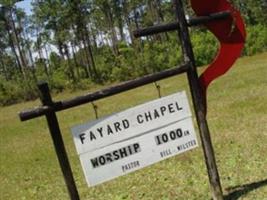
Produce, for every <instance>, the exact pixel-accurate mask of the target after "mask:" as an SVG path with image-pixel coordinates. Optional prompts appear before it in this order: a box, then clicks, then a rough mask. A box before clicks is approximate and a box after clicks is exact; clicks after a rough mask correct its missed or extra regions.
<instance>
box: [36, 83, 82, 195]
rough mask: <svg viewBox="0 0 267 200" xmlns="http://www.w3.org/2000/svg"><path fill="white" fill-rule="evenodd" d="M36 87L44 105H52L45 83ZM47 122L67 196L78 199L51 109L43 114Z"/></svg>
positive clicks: (54, 114) (54, 115)
mask: <svg viewBox="0 0 267 200" xmlns="http://www.w3.org/2000/svg"><path fill="white" fill-rule="evenodd" d="M38 88H39V90H40V92H41V101H42V103H43V105H44V106H51V107H53V101H52V98H51V95H50V91H49V88H48V84H47V83H39V84H38ZM45 116H46V120H47V123H48V127H49V131H50V134H51V137H52V139H53V143H54V147H55V150H56V154H57V158H58V161H59V164H60V167H61V171H62V173H63V176H64V179H65V182H66V185H67V188H68V192H69V196H70V198H71V200H79V199H80V198H79V194H78V191H77V188H76V185H75V182H74V178H73V174H72V171H71V167H70V164H69V160H68V156H67V153H66V150H65V146H64V142H63V139H62V135H61V132H60V128H59V124H58V120H57V116H56V113H55V111H54V110H53V109H51V111H49V112H48V113H46V114H45Z"/></svg>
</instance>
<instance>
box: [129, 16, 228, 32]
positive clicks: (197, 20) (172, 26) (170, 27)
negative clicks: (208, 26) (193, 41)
mask: <svg viewBox="0 0 267 200" xmlns="http://www.w3.org/2000/svg"><path fill="white" fill-rule="evenodd" d="M230 15H231V13H230V11H224V12H218V13H213V14H211V15H208V16H201V17H192V18H189V19H188V20H187V25H188V26H198V25H201V24H205V23H207V22H210V21H214V20H221V19H225V18H227V17H229V16H230ZM178 27H179V25H178V22H172V23H168V24H160V25H155V26H151V27H147V28H143V29H138V30H135V31H134V36H135V37H142V36H148V35H152V34H156V33H162V32H166V31H175V30H177V29H178Z"/></svg>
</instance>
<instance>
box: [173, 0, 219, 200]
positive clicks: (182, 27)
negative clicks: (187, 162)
mask: <svg viewBox="0 0 267 200" xmlns="http://www.w3.org/2000/svg"><path fill="white" fill-rule="evenodd" d="M173 3H174V7H175V13H176V17H177V21H178V24H179V28H178V32H179V37H180V41H181V45H182V50H183V55H184V62H185V63H190V67H189V69H188V71H187V77H188V81H189V85H190V90H191V94H192V99H193V103H194V110H195V113H196V118H197V123H198V127H199V131H200V137H201V142H202V148H203V152H204V155H205V161H206V167H207V170H208V175H209V181H210V185H211V192H212V196H213V199H214V200H223V194H222V188H221V183H220V177H219V173H218V170H217V166H216V160H215V156H214V151H213V147H212V143H211V138H210V133H209V128H208V124H207V120H206V116H205V108H204V104H203V102H204V101H203V99H204V98H203V95H202V90H201V86H200V83H199V79H198V74H197V70H196V65H195V58H194V53H193V49H192V44H191V41H190V36H189V31H188V26H187V22H186V19H185V14H184V10H183V5H182V1H181V0H173Z"/></svg>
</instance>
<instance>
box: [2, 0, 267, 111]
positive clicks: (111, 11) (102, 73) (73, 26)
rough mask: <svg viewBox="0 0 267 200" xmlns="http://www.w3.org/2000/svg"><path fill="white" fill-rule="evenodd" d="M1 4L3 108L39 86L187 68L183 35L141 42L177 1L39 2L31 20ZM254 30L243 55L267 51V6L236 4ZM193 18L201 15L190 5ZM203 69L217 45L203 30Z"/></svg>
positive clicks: (196, 38) (198, 49) (251, 1)
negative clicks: (139, 33)
mask: <svg viewBox="0 0 267 200" xmlns="http://www.w3.org/2000/svg"><path fill="white" fill-rule="evenodd" d="M16 2H18V1H14V0H0V105H2V106H3V105H10V104H13V103H17V102H20V101H26V100H32V99H35V98H36V97H37V96H38V92H37V89H36V83H37V82H38V81H40V80H45V81H47V82H49V85H50V88H51V89H52V90H53V91H54V92H61V91H63V90H64V89H73V90H74V89H88V88H90V87H93V86H94V85H95V84H108V83H111V82H119V81H125V80H129V79H132V78H136V77H139V76H142V75H145V74H148V73H153V72H157V71H161V70H163V69H167V68H172V67H174V66H176V65H177V64H179V63H181V61H182V59H181V56H182V53H181V49H180V45H179V41H178V37H177V33H176V32H169V33H163V34H157V35H153V36H148V37H143V38H142V39H135V38H134V37H133V34H132V32H133V31H134V30H136V29H138V28H141V27H147V26H152V25H155V24H162V23H168V22H172V21H174V19H175V15H174V12H173V8H172V3H171V1H170V0H131V1H128V0H94V1H92V0H75V1H70V0H32V2H31V4H32V13H31V14H30V15H29V14H27V13H25V11H24V10H23V9H21V8H18V7H17V6H16ZM232 2H233V4H234V5H235V6H236V7H237V8H238V9H239V10H240V11H241V12H242V15H243V17H244V19H245V21H246V25H247V33H248V38H247V43H246V48H245V50H244V52H243V55H254V54H256V53H259V52H264V51H266V50H267V0H232ZM184 3H185V9H186V13H187V14H188V15H189V16H194V13H193V12H192V10H191V9H190V5H189V4H188V3H187V1H184ZM190 31H191V39H192V43H193V46H194V53H195V57H196V63H197V65H199V66H200V65H206V64H208V63H209V62H211V59H212V58H214V56H215V54H216V51H217V49H218V44H217V42H216V40H215V38H214V36H213V35H212V34H211V33H209V32H207V30H206V29H205V28H203V27H198V28H193V29H190Z"/></svg>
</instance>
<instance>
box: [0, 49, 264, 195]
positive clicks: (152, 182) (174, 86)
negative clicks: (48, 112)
mask: <svg viewBox="0 0 267 200" xmlns="http://www.w3.org/2000/svg"><path fill="white" fill-rule="evenodd" d="M266 75H267V53H264V54H260V55H257V56H254V57H246V58H243V59H240V60H239V61H238V62H237V64H236V65H235V66H234V67H233V68H232V69H231V71H230V72H228V74H227V75H225V76H224V77H222V78H220V79H218V80H216V81H215V82H214V83H213V84H212V85H211V86H210V88H209V91H208V107H209V108H208V122H209V127H210V132H211V136H212V141H213V144H214V149H215V153H216V159H217V164H218V169H219V173H220V177H221V182H222V187H223V192H224V195H225V199H227V200H230V199H231V200H232V199H233V200H235V199H246V200H267V144H266V143H267V78H266ZM159 83H160V85H161V88H162V94H163V95H168V94H171V93H174V92H177V91H181V90H186V91H187V93H188V86H187V81H186V78H185V76H184V75H183V76H178V77H173V78H170V79H166V80H164V81H160V82H159ZM83 93H85V92H73V93H71V92H68V93H65V94H60V95H58V96H55V97H54V98H55V99H58V100H59V99H62V100H63V99H66V98H70V97H75V96H76V95H79V94H83ZM188 96H189V93H188ZM155 98H157V91H156V89H155V86H154V85H153V84H151V85H147V86H145V87H141V88H138V89H135V90H131V91H129V92H126V93H123V94H120V95H116V96H113V97H110V98H107V99H105V100H100V101H97V102H96V104H97V105H98V107H99V109H98V112H99V115H100V116H105V115H108V114H111V113H113V112H117V111H121V110H124V109H126V108H128V107H131V106H134V105H138V104H140V103H143V102H147V101H149V100H152V99H155ZM39 104H40V103H39V101H34V102H27V103H22V104H17V105H13V106H9V107H3V108H0V199H1V200H13V199H14V200H17V199H27V200H28V199H38V200H39V199H49V200H53V199H68V193H67V191H66V188H65V185H64V180H63V177H62V174H61V171H60V168H59V165H58V162H57V158H56V155H55V152H54V149H53V145H52V141H51V138H50V136H49V132H48V129H47V125H46V121H45V119H44V118H37V119H35V120H31V121H27V122H20V121H19V118H18V112H19V111H21V110H24V109H26V108H31V107H34V106H37V105H39ZM58 118H59V122H60V126H61V129H62V132H63V138H64V142H65V146H66V149H67V152H68V154H69V159H70V163H71V166H72V169H73V173H74V177H75V180H76V183H77V187H78V190H79V193H80V196H81V199H89V200H98V199H99V200H106V199H107V200H113V199H114V200H120V199H132V200H139V199H145V200H154V199H155V200H156V199H162V200H167V199H169V200H173V199H183V200H189V199H190V200H191V199H196V200H201V199H203V200H207V199H210V192H209V182H208V178H207V173H206V168H205V163H204V158H203V154H202V149H201V147H199V148H197V149H194V150H192V151H190V152H186V153H184V154H181V155H178V156H176V157H172V158H170V159H167V160H165V161H163V162H160V163H157V164H155V165H152V166H150V167H147V168H145V169H143V170H139V171H137V172H134V173H131V174H129V175H127V176H123V177H120V178H118V179H115V180H112V181H109V182H107V183H104V184H102V185H99V186H96V187H92V188H88V187H87V185H86V182H85V178H84V175H83V173H82V169H81V165H80V161H79V159H78V155H77V153H76V150H75V148H74V143H73V140H72V136H71V133H70V128H71V127H72V126H74V125H77V124H81V123H84V122H86V121H89V120H92V119H94V112H93V110H92V107H91V105H90V104H88V105H84V106H80V107H77V108H74V109H71V110H68V111H63V112H60V113H58ZM196 130H197V128H196ZM199 141H200V140H199Z"/></svg>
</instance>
